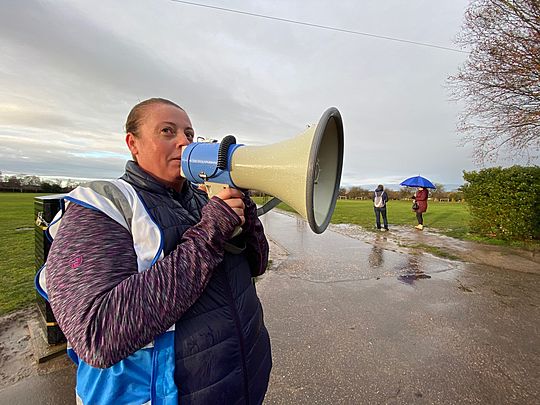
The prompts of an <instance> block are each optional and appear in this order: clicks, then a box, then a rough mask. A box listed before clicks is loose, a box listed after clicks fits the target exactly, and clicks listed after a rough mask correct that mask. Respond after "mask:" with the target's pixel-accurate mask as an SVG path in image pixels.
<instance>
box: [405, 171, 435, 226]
mask: <svg viewBox="0 0 540 405" xmlns="http://www.w3.org/2000/svg"><path fill="white" fill-rule="evenodd" d="M400 185H402V186H407V187H418V191H417V192H416V194H415V196H414V197H413V198H414V203H413V211H414V212H416V219H417V221H418V225H416V226H415V228H416V229H418V230H419V231H421V230H423V229H424V218H423V216H422V214H423V213H424V212H426V211H427V206H428V204H427V200H428V195H429V194H428V190H427V189H428V188H433V189H435V188H436V187H435V186H434V185H433V183H432V182H431V181H429V180H428V179H426V178H425V177H422V176H415V177H409V178H408V179H406V180H403V181H402V182H401V183H400Z"/></svg>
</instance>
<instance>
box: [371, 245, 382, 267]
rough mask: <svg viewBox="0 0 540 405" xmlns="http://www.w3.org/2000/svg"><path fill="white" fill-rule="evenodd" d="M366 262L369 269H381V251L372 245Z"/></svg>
mask: <svg viewBox="0 0 540 405" xmlns="http://www.w3.org/2000/svg"><path fill="white" fill-rule="evenodd" d="M368 261H369V265H370V266H371V267H381V266H382V265H383V263H384V259H383V249H382V248H380V247H378V246H375V245H374V246H373V247H372V248H371V252H369V257H368Z"/></svg>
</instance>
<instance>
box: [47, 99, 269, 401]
mask: <svg viewBox="0 0 540 405" xmlns="http://www.w3.org/2000/svg"><path fill="white" fill-rule="evenodd" d="M193 138H194V130H193V127H192V124H191V121H190V119H189V117H188V115H187V113H186V112H185V111H184V109H182V108H181V107H179V106H178V105H177V104H175V103H173V102H171V101H169V100H165V99H161V98H152V99H149V100H146V101H143V102H141V103H139V104H137V105H136V106H135V107H133V109H132V110H131V112H130V113H129V115H128V118H127V122H126V137H125V140H126V143H127V146H128V148H129V150H130V152H131V155H132V157H133V160H130V161H128V162H127V164H126V169H125V173H124V175H123V176H122V177H121V178H120V179H118V180H111V181H97V182H91V183H89V184H87V185H84V186H80V187H78V188H77V189H75V190H74V191H72V192H71V193H70V194H69V195H68V196H67V198H66V200H67V201H68V204H67V208H66V211H65V213H64V214H63V217H62V219H61V223H60V226H59V229H58V231H57V233H56V236H55V239H54V242H53V244H52V247H51V250H50V253H49V257H48V261H47V267H46V277H47V278H46V288H47V290H48V291H47V292H48V297H49V299H50V303H51V307H52V310H53V312H54V315H55V317H56V319H57V321H58V323H59V325H60V327H61V329H62V331H63V332H64V334H65V335H66V337H67V339H68V341H69V344H70V345H71V349H70V351H69V354H70V356H71V357H72V358H73V359H74V360H75V361H76V363H77V367H78V369H77V384H76V396H77V403H83V404H127V403H129V404H146V403H159V404H176V403H182V404H201V405H202V404H233V403H234V404H237V403H242V404H244V403H246V404H247V403H249V404H261V403H262V401H263V399H264V396H265V393H266V390H267V387H268V381H269V376H270V370H271V367H272V358H271V350H270V339H269V336H268V332H267V330H266V327H265V325H264V321H263V313H262V307H261V303H260V301H259V298H258V297H257V293H256V290H255V285H254V283H253V282H252V277H254V276H258V275H261V274H262V273H264V272H265V270H266V266H267V263H268V242H267V240H266V237H265V235H264V231H263V226H262V224H261V222H260V221H259V219H258V218H257V215H256V206H255V204H254V203H253V201H252V200H251V199H250V198H249V197H248V196H247V195H245V194H244V193H242V192H241V191H240V190H237V189H233V188H229V189H226V190H222V191H220V192H219V193H218V194H217V195H216V196H214V197H213V198H211V199H208V196H207V195H206V193H204V192H203V191H200V190H198V189H197V188H196V187H194V185H192V184H190V183H189V182H187V181H185V179H184V178H182V177H181V175H180V161H181V154H182V148H183V147H184V146H186V145H188V144H190V143H191V142H193ZM237 226H242V229H243V231H242V233H241V234H240V235H239V236H237V237H235V238H234V239H231V236H232V234H233V232H234V230H235V228H236V227H237Z"/></svg>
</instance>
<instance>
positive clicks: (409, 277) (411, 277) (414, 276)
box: [398, 273, 431, 284]
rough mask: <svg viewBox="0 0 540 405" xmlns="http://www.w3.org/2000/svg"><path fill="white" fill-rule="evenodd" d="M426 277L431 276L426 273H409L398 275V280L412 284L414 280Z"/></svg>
mask: <svg viewBox="0 0 540 405" xmlns="http://www.w3.org/2000/svg"><path fill="white" fill-rule="evenodd" d="M427 278H431V276H430V275H428V274H426V273H411V274H403V275H401V276H398V280H399V281H401V282H402V283H405V284H413V283H414V282H415V281H416V280H422V279H427Z"/></svg>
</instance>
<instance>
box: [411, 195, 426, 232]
mask: <svg viewBox="0 0 540 405" xmlns="http://www.w3.org/2000/svg"><path fill="white" fill-rule="evenodd" d="M427 199H428V191H427V189H426V188H423V187H418V190H417V191H416V195H415V196H414V201H415V202H416V204H417V205H418V207H417V208H416V209H415V210H414V211H415V212H416V219H417V220H418V225H416V226H415V228H416V229H418V230H420V231H421V230H423V229H424V218H422V213H424V212H426V211H427Z"/></svg>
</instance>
